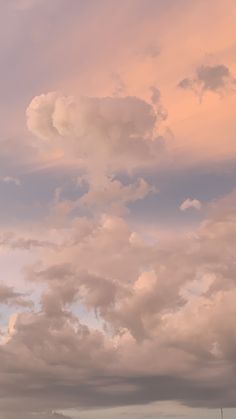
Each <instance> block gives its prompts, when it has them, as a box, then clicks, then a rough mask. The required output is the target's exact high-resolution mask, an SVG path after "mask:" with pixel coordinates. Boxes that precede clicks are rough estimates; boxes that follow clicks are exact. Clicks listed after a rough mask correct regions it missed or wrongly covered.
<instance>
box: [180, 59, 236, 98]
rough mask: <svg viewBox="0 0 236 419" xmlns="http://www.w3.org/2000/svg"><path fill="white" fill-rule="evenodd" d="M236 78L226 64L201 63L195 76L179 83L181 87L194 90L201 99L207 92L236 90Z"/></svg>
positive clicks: (221, 92) (220, 92)
mask: <svg viewBox="0 0 236 419" xmlns="http://www.w3.org/2000/svg"><path fill="white" fill-rule="evenodd" d="M235 84H236V79H235V78H234V77H233V76H232V74H231V73H230V70H229V69H228V67H226V66H225V65H224V64H220V65H215V66H209V65H201V66H200V67H198V68H197V70H196V75H195V76H194V77H193V78H184V79H183V80H181V81H180V82H179V84H178V86H179V87H180V88H181V89H184V90H192V91H193V92H194V93H195V94H197V95H198V96H199V97H200V99H201V98H202V96H203V95H204V93H206V92H215V93H217V94H220V95H222V94H223V93H224V92H226V91H227V90H235Z"/></svg>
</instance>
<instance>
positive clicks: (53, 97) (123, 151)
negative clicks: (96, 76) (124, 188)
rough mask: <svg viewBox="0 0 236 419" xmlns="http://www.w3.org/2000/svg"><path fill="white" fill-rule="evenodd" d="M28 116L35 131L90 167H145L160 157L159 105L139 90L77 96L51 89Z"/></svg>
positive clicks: (28, 120) (45, 140)
mask: <svg viewBox="0 0 236 419" xmlns="http://www.w3.org/2000/svg"><path fill="white" fill-rule="evenodd" d="M26 116H27V126H28V129H29V130H30V131H31V132H32V133H33V134H34V135H36V136H37V137H39V138H40V139H41V140H43V141H44V142H45V144H47V145H49V146H53V147H58V148H60V147H61V148H62V149H63V151H64V153H66V154H67V153H69V155H70V156H73V157H74V156H77V158H78V159H80V161H81V163H84V164H85V166H86V167H87V168H88V167H89V168H90V170H92V168H93V170H95V168H99V169H100V170H101V167H102V168H103V170H108V169H110V170H114V169H115V170H117V169H118V170H119V169H124V170H126V171H129V170H131V169H132V168H135V167H140V166H141V167H142V166H145V164H147V163H148V164H150V163H151V162H154V161H156V160H157V159H158V156H159V154H160V151H161V149H162V146H163V144H162V143H161V144H160V141H159V138H158V136H157V135H156V120H157V114H156V111H155V109H154V108H153V106H152V105H150V104H149V103H147V102H145V101H144V100H142V99H139V98H137V97H134V96H127V97H119V98H118V97H104V98H89V97H82V98H80V99H78V100H75V98H73V97H66V96H62V95H60V94H58V93H56V92H52V93H48V94H45V95H40V96H37V97H35V98H34V99H33V100H32V102H31V103H30V105H29V107H28V109H27V111H26Z"/></svg>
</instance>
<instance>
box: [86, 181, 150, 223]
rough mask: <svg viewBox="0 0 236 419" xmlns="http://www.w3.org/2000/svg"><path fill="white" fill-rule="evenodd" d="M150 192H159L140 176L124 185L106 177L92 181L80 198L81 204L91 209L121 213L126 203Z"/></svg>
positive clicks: (141, 197)
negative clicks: (98, 180)
mask: <svg viewBox="0 0 236 419" xmlns="http://www.w3.org/2000/svg"><path fill="white" fill-rule="evenodd" d="M150 193H157V189H156V188H155V187H153V186H151V185H149V184H148V183H147V182H146V181H145V180H144V179H142V178H139V179H137V181H136V182H135V183H131V184H128V185H123V184H122V183H121V182H120V181H119V180H117V179H109V178H108V177H104V178H103V179H102V180H101V179H100V182H95V181H94V180H93V182H91V185H90V188H89V190H88V192H87V193H85V194H84V195H83V196H82V197H81V198H80V199H79V202H78V203H79V205H82V206H85V207H87V208H89V209H90V210H91V209H93V210H98V209H100V210H101V211H104V210H105V211H107V212H109V213H110V214H112V213H113V214H116V215H120V214H122V213H124V212H125V211H126V205H127V204H128V203H130V202H134V201H137V200H140V199H143V198H145V197H146V196H147V195H148V194H150Z"/></svg>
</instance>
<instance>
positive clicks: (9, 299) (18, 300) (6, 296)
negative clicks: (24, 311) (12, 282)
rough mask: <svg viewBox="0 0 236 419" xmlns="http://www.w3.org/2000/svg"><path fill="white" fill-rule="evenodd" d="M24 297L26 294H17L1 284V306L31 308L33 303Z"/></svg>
mask: <svg viewBox="0 0 236 419" xmlns="http://www.w3.org/2000/svg"><path fill="white" fill-rule="evenodd" d="M23 297H24V294H22V293H19V292H16V291H15V290H14V289H13V288H12V287H9V286H7V285H5V284H4V283H0V304H6V305H14V306H22V307H31V306H32V303H31V302H30V301H28V300H26V299H24V298H23Z"/></svg>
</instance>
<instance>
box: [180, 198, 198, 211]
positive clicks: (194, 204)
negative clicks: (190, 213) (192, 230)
mask: <svg viewBox="0 0 236 419" xmlns="http://www.w3.org/2000/svg"><path fill="white" fill-rule="evenodd" d="M190 208H192V209H196V210H200V209H201V208H202V204H201V202H200V201H199V200H198V199H190V198H187V199H185V201H183V202H182V204H181V205H180V207H179V209H180V210H181V211H186V210H188V209H190Z"/></svg>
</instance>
